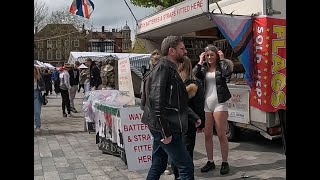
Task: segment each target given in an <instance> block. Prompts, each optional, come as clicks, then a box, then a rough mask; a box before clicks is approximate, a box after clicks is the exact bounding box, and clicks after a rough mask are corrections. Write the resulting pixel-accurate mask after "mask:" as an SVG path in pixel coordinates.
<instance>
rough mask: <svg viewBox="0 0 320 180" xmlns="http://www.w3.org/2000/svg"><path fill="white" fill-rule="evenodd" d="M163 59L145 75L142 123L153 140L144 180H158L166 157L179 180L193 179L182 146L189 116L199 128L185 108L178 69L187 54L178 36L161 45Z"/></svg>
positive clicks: (169, 38) (186, 106)
mask: <svg viewBox="0 0 320 180" xmlns="http://www.w3.org/2000/svg"><path fill="white" fill-rule="evenodd" d="M161 52H162V54H163V55H164V57H162V58H161V59H160V60H159V62H158V63H157V65H156V66H155V67H154V68H153V69H152V71H151V72H150V74H149V75H148V80H147V81H148V82H147V83H146V84H145V86H144V90H143V91H145V92H146V93H145V95H146V98H145V102H143V103H144V105H143V110H144V113H143V116H142V123H144V124H146V125H148V127H149V130H150V132H151V134H152V136H153V152H152V165H151V167H150V170H149V173H148V176H147V180H156V179H159V178H160V176H161V173H162V172H163V171H164V170H165V169H166V167H167V159H168V156H169V157H170V159H171V160H172V162H173V163H174V164H175V165H176V167H177V169H178V171H179V174H180V177H181V179H188V180H193V179H194V165H193V161H192V159H191V157H190V155H189V154H188V151H187V149H186V146H185V145H184V144H183V142H182V133H183V132H186V131H187V130H188V116H189V119H191V120H192V121H193V122H194V125H195V126H196V127H197V126H199V125H200V124H201V120H200V118H199V116H197V115H196V114H195V113H194V112H193V111H192V110H191V109H190V108H189V107H188V93H187V90H186V87H185V85H184V83H183V82H182V80H181V78H180V76H179V74H178V72H177V65H178V64H179V63H181V62H183V60H184V59H183V58H184V56H185V55H186V54H187V51H186V49H185V46H184V44H183V42H182V39H181V37H179V36H168V37H166V38H165V39H164V40H163V41H162V44H161Z"/></svg>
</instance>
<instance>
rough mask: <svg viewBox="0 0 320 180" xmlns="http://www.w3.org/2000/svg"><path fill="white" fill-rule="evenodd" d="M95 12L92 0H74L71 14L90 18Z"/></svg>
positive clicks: (70, 10)
mask: <svg viewBox="0 0 320 180" xmlns="http://www.w3.org/2000/svg"><path fill="white" fill-rule="evenodd" d="M93 10H94V4H93V2H92V1H90V0H73V2H72V4H71V6H70V9H69V12H70V13H72V14H76V15H78V16H82V17H85V18H87V19H89V18H90V15H91V13H92V12H93Z"/></svg>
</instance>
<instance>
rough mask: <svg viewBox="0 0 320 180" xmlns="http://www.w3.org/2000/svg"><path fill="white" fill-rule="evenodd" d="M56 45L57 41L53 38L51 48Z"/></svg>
mask: <svg viewBox="0 0 320 180" xmlns="http://www.w3.org/2000/svg"><path fill="white" fill-rule="evenodd" d="M56 47H57V42H56V41H55V40H53V41H52V48H56Z"/></svg>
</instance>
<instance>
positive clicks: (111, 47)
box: [106, 42, 114, 53]
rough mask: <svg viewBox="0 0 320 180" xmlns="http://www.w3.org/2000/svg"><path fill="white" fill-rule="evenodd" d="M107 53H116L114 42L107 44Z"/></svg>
mask: <svg viewBox="0 0 320 180" xmlns="http://www.w3.org/2000/svg"><path fill="white" fill-rule="evenodd" d="M106 52H109V53H110V52H111V53H112V52H114V45H113V43H112V42H107V43H106Z"/></svg>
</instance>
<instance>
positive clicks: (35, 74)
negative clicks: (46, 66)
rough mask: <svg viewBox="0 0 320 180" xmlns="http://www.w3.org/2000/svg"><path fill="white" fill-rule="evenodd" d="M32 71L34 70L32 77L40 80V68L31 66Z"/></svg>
mask: <svg viewBox="0 0 320 180" xmlns="http://www.w3.org/2000/svg"><path fill="white" fill-rule="evenodd" d="M33 72H34V77H33V78H34V79H37V80H40V78H41V73H40V69H39V68H38V67H36V66H33Z"/></svg>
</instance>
